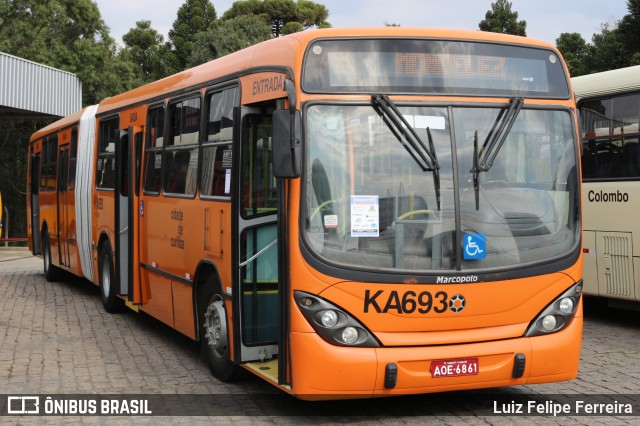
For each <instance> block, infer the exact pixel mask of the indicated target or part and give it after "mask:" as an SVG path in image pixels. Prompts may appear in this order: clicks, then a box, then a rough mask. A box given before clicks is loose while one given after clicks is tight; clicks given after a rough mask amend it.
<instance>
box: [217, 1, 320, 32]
mask: <svg viewBox="0 0 640 426" xmlns="http://www.w3.org/2000/svg"><path fill="white" fill-rule="evenodd" d="M243 15H255V16H259V17H260V18H262V19H263V20H264V21H265V22H267V23H268V24H269V25H270V26H271V34H272V35H273V37H279V36H281V35H285V34H291V33H294V32H297V31H302V30H305V29H308V28H312V27H317V28H328V27H330V26H331V24H330V23H329V22H327V18H328V17H329V11H328V10H327V8H326V7H325V6H324V5H321V4H319V3H315V2H312V1H310V0H297V1H293V0H240V1H236V2H235V3H233V6H231V9H229V10H227V11H226V12H225V13H224V15H223V16H222V19H223V20H228V19H233V18H237V17H239V16H243Z"/></svg>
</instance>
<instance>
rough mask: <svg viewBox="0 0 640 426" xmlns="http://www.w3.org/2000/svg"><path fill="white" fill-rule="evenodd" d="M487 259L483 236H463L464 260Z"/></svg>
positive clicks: (484, 237) (485, 243)
mask: <svg viewBox="0 0 640 426" xmlns="http://www.w3.org/2000/svg"><path fill="white" fill-rule="evenodd" d="M485 257H487V238H486V236H485V235H484V234H464V259H465V260H477V259H484V258H485Z"/></svg>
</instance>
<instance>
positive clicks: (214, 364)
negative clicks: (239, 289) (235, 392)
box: [200, 292, 244, 382]
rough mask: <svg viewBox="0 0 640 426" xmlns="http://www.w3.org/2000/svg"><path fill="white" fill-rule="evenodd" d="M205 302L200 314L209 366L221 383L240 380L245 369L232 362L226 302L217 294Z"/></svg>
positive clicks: (201, 342) (201, 339) (201, 332)
mask: <svg viewBox="0 0 640 426" xmlns="http://www.w3.org/2000/svg"><path fill="white" fill-rule="evenodd" d="M205 300H208V301H207V303H206V304H204V305H203V306H202V309H201V313H200V345H201V348H202V352H203V354H204V357H205V359H206V361H207V365H209V369H210V370H211V374H212V375H213V377H215V378H216V379H218V380H220V381H223V382H232V381H234V380H238V379H240V378H242V376H244V369H243V368H242V367H240V366H239V365H236V364H234V363H233V361H231V357H230V353H231V348H230V347H229V329H228V327H227V315H226V310H225V307H224V306H225V305H224V300H223V299H222V296H221V295H220V294H219V293H217V292H216V293H214V294H213V295H211V296H209V297H208V298H207V299H205Z"/></svg>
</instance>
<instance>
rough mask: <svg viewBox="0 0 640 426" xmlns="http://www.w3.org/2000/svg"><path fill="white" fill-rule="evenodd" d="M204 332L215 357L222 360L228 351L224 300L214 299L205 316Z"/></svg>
mask: <svg viewBox="0 0 640 426" xmlns="http://www.w3.org/2000/svg"><path fill="white" fill-rule="evenodd" d="M204 331H205V338H206V340H207V345H209V347H210V348H211V350H212V351H213V353H214V354H215V356H217V357H218V358H222V357H223V356H224V354H225V352H226V351H227V322H226V320H225V313H224V303H223V302H222V300H220V299H212V300H211V302H209V306H208V307H207V312H205V314H204Z"/></svg>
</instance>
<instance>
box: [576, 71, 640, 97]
mask: <svg viewBox="0 0 640 426" xmlns="http://www.w3.org/2000/svg"><path fill="white" fill-rule="evenodd" d="M571 84H572V85H573V90H574V92H575V94H576V101H579V100H580V99H582V98H592V97H600V96H607V95H612V94H616V93H624V92H634V91H636V92H637V91H640V65H637V66H635V67H628V68H620V69H617V70H612V71H604V72H599V73H595V74H589V75H583V76H580V77H574V78H572V79H571Z"/></svg>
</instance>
